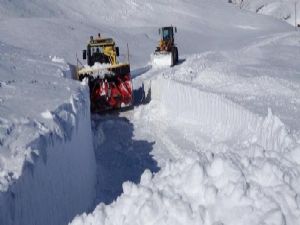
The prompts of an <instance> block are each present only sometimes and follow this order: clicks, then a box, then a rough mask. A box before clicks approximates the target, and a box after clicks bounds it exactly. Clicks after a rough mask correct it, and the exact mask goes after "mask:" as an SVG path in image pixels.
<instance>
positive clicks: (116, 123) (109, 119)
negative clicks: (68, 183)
mask: <svg viewBox="0 0 300 225" xmlns="http://www.w3.org/2000/svg"><path fill="white" fill-rule="evenodd" d="M93 130H94V144H95V146H94V147H95V154H96V159H97V176H98V183H97V199H96V202H95V203H96V205H97V204H99V203H100V202H103V203H105V204H110V203H111V202H113V201H114V200H115V199H116V198H117V197H118V196H119V195H120V194H121V193H122V184H123V182H125V181H131V182H134V183H139V182H140V177H141V175H142V173H143V172H144V171H145V170H146V169H149V170H150V171H152V172H157V171H159V167H158V166H157V162H156V161H155V160H154V159H153V158H152V156H151V155H150V152H151V151H152V149H153V145H154V142H148V141H146V140H134V139H133V131H134V127H133V124H132V123H130V121H129V120H128V119H126V118H122V117H118V116H117V115H115V116H114V115H106V116H96V118H94V119H93Z"/></svg>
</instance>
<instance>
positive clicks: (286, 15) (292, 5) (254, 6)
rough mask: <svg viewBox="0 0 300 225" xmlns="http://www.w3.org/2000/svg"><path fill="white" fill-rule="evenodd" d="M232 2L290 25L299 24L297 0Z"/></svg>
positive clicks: (236, 0)
mask: <svg viewBox="0 0 300 225" xmlns="http://www.w3.org/2000/svg"><path fill="white" fill-rule="evenodd" d="M227 2H228V1H227ZM232 3H234V4H236V5H237V6H238V7H239V8H241V9H246V10H250V11H253V12H256V13H259V14H263V15H268V16H273V17H275V18H278V19H282V20H285V21H287V22H288V23H289V24H291V25H292V26H295V23H296V24H297V25H298V24H300V13H299V12H300V1H299V0H232ZM295 10H296V12H295ZM295 16H296V19H295Z"/></svg>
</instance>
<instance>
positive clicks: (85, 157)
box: [0, 86, 96, 225]
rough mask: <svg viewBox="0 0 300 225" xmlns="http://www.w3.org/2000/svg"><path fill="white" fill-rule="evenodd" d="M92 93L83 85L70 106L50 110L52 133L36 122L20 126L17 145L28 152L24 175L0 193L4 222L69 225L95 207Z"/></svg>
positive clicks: (8, 224) (1, 221)
mask: <svg viewBox="0 0 300 225" xmlns="http://www.w3.org/2000/svg"><path fill="white" fill-rule="evenodd" d="M88 93H89V92H88V90H87V86H81V87H79V88H78V89H77V91H76V93H75V94H73V95H72V97H71V99H70V102H69V103H65V104H63V105H61V106H60V107H58V108H57V109H56V110H54V111H52V112H49V111H48V112H45V113H44V114H43V116H44V117H45V118H48V119H50V120H52V119H53V121H54V123H53V127H52V128H51V129H48V128H46V127H45V126H44V124H42V123H39V122H36V121H32V122H30V123H28V124H26V125H23V126H20V127H19V129H20V131H22V132H21V133H20V135H19V136H18V137H16V139H17V141H16V143H18V144H23V145H26V147H25V146H21V145H20V146H19V148H23V147H25V148H26V149H24V151H25V152H28V154H27V155H26V161H25V162H24V164H23V168H22V172H21V174H20V176H19V177H18V178H16V179H15V180H13V181H12V182H11V184H10V185H9V187H8V190H6V191H3V192H1V193H0V224H5V225H12V224H14V225H15V224H20V225H22V224H24V225H25V224H26V225H36V224H45V225H47V224H49V225H50V224H53V225H59V224H66V223H67V222H68V221H70V220H71V219H72V218H73V217H74V215H76V214H78V213H81V212H83V211H86V210H87V209H90V208H91V207H92V205H93V201H94V199H95V194H96V193H95V185H96V165H95V156H94V150H93V145H92V143H93V142H92V132H91V121H90V111H89V100H88V99H89V95H88ZM16 126H17V125H16ZM17 127H18V126H17ZM32 130H35V131H36V132H38V133H36V134H35V135H34V136H35V137H36V138H35V139H32V140H30V138H28V136H26V132H29V131H30V132H31V131H32ZM23 134H24V135H25V136H24V135H23ZM22 135H23V136H24V138H27V141H30V142H29V143H28V142H26V140H23V138H22ZM20 139H21V140H22V141H20ZM14 147H18V146H14ZM15 163H16V165H17V163H18V162H15ZM19 163H22V162H19Z"/></svg>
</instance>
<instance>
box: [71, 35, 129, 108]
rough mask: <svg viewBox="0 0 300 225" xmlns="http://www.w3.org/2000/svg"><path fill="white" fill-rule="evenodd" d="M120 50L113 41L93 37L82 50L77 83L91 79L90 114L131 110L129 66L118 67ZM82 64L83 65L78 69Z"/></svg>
mask: <svg viewBox="0 0 300 225" xmlns="http://www.w3.org/2000/svg"><path fill="white" fill-rule="evenodd" d="M118 56H119V47H116V44H115V41H114V40H113V39H112V38H102V37H101V35H100V34H98V36H97V37H95V38H94V37H93V36H91V37H90V40H89V42H88V45H87V48H86V49H85V50H83V56H82V58H83V60H86V65H83V64H82V63H80V61H79V60H78V59H77V79H78V80H80V81H82V80H83V79H84V78H87V79H88V84H89V88H90V98H91V111H92V112H104V111H108V110H117V109H123V108H130V107H132V104H133V90H132V81H131V74H130V65H129V63H119V62H118V59H117V57H118ZM79 64H81V65H80V66H79Z"/></svg>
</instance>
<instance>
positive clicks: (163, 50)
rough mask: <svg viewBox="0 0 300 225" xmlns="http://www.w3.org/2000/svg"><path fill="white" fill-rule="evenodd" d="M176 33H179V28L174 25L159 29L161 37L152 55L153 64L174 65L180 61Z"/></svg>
mask: <svg viewBox="0 0 300 225" xmlns="http://www.w3.org/2000/svg"><path fill="white" fill-rule="evenodd" d="M174 33H177V28H176V27H173V26H170V27H162V28H160V29H159V35H160V36H161V39H160V41H159V44H158V46H157V47H156V50H155V52H154V54H152V56H151V61H152V65H153V66H174V65H175V64H177V63H178V48H177V47H176V45H175V42H174Z"/></svg>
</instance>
